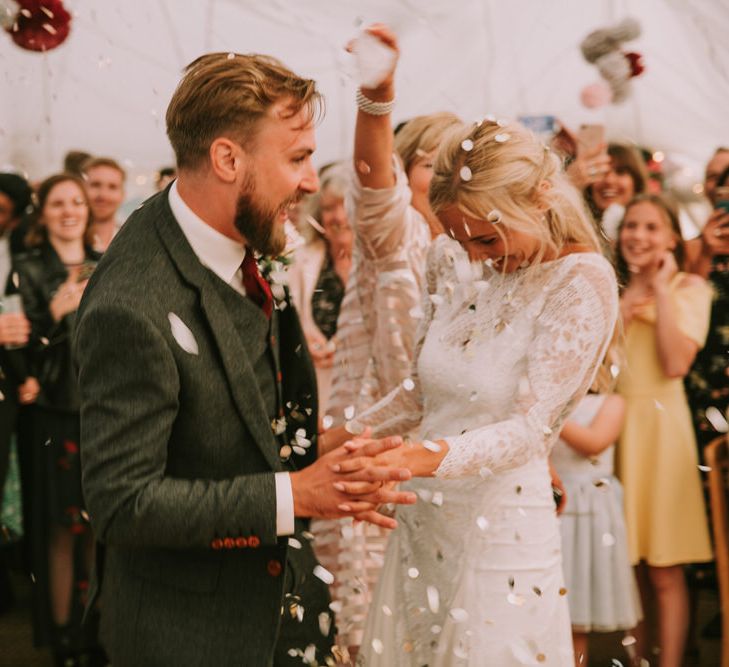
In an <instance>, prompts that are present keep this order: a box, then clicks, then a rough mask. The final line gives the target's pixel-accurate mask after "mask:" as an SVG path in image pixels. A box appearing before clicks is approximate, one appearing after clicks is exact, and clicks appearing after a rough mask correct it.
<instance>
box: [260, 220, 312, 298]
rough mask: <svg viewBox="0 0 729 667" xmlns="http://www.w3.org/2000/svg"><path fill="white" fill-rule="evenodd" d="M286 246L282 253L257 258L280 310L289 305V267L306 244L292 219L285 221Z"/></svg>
mask: <svg viewBox="0 0 729 667" xmlns="http://www.w3.org/2000/svg"><path fill="white" fill-rule="evenodd" d="M284 230H285V232H286V247H285V248H284V250H283V252H282V253H281V254H280V255H276V256H275V257H272V256H271V255H260V256H258V258H257V262H258V270H259V271H260V272H261V275H262V276H263V278H264V279H265V280H266V282H268V284H269V285H270V286H271V294H273V301H274V304H275V306H276V308H277V309H278V310H283V309H284V308H286V306H288V296H289V295H288V284H289V277H288V269H289V266H291V264H292V263H293V261H294V253H295V252H296V250H297V249H298V248H300V247H301V246H302V245H304V243H305V241H304V238H303V237H302V236H301V234H299V232H298V231H297V230H296V227H294V225H293V223H292V222H291V221H290V220H287V221H286V222H285V223H284Z"/></svg>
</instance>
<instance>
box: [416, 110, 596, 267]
mask: <svg viewBox="0 0 729 667" xmlns="http://www.w3.org/2000/svg"><path fill="white" fill-rule="evenodd" d="M430 205H431V207H432V209H433V212H434V213H435V214H436V215H438V213H440V212H442V211H443V210H444V209H447V208H449V207H451V206H456V207H458V209H459V210H460V211H462V212H463V213H464V214H465V215H468V216H471V217H473V218H476V219H479V220H486V219H487V218H488V215H489V213H490V212H492V211H493V210H498V211H499V212H500V213H501V222H500V223H499V224H496V225H495V227H496V229H497V230H499V231H501V229H504V228H510V229H515V230H517V231H520V232H524V233H527V234H529V235H531V236H533V237H536V238H537V239H539V241H540V242H541V244H540V253H539V256H538V257H537V258H536V259H540V258H541V257H543V256H544V254H545V253H547V252H548V251H552V252H554V253H559V251H560V250H561V249H562V248H563V247H564V246H565V245H568V244H577V245H580V246H586V247H587V248H588V249H590V250H594V251H596V252H600V242H599V240H598V237H597V234H596V233H595V227H594V225H593V223H592V222H591V219H590V216H589V213H588V211H587V209H586V207H585V204H584V201H583V199H582V195H581V194H580V192H579V191H578V190H577V189H576V188H575V187H574V186H572V184H571V183H570V182H569V181H568V180H567V177H566V176H565V174H564V172H563V170H562V163H561V161H560V160H559V158H558V157H557V156H556V155H555V154H554V153H553V152H552V151H551V150H550V149H549V148H548V147H546V146H545V145H544V144H542V143H541V142H540V141H538V140H537V139H536V138H535V136H534V135H533V134H532V133H531V132H530V131H529V130H527V129H526V128H525V127H523V126H522V125H520V124H519V123H515V122H509V123H505V122H502V121H499V122H496V121H493V120H484V121H479V122H478V123H475V124H473V123H472V124H468V125H467V124H460V125H459V126H458V127H456V128H454V129H453V130H451V131H450V132H448V134H447V135H446V137H445V138H444V140H443V142H442V146H441V148H440V150H439V152H438V155H437V156H436V159H435V165H434V168H433V180H432V181H431V183H430ZM502 237H503V234H502Z"/></svg>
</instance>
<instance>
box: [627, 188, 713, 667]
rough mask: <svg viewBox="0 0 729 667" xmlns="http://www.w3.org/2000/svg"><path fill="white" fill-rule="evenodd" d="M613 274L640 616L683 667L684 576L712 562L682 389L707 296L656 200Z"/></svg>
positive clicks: (630, 229) (674, 222) (641, 206)
mask: <svg viewBox="0 0 729 667" xmlns="http://www.w3.org/2000/svg"><path fill="white" fill-rule="evenodd" d="M617 265H618V271H619V273H620V276H621V278H622V280H623V282H624V284H625V288H624V290H623V293H622V296H621V311H622V315H623V322H624V325H625V327H626V358H627V365H626V369H625V371H624V372H623V373H622V374H621V375H620V378H619V382H618V392H619V393H620V394H621V395H622V396H623V397H624V398H625V401H626V406H627V408H626V420H625V427H624V429H623V433H622V435H621V438H620V441H619V445H618V452H619V467H618V470H619V477H620V479H621V481H622V483H623V485H624V488H625V511H626V525H627V530H628V546H629V550H630V559H631V562H632V563H633V564H634V565H635V566H637V576H638V585H639V588H640V592H641V597H642V602H643V608H644V609H647V608H648V607H649V606H650V604H651V598H653V599H654V600H655V603H656V604H657V608H658V645H659V649H660V662H659V664H660V666H661V667H679V666H680V665H681V664H682V660H683V652H684V645H685V641H686V633H687V628H688V615H689V614H688V610H689V603H688V591H687V586H686V581H685V577H684V570H683V566H684V564H686V563H695V562H705V561H709V560H711V545H710V542H709V531H708V525H707V521H706V512H705V506H704V497H703V495H702V492H701V479H700V477H699V471H698V468H697V463H698V457H697V454H696V440H695V437H694V433H693V428H692V424H691V414H690V412H689V408H688V404H687V402H686V395H685V393H684V389H683V382H682V380H683V377H684V376H685V375H686V374H687V373H688V371H689V368H690V367H691V364H692V363H693V361H694V358H695V357H696V353H697V352H698V350H699V348H700V347H701V346H702V345H703V344H704V340H705V338H706V333H707V328H708V325H709V311H710V308H711V290H710V288H709V287H708V285H707V284H706V282H705V281H704V280H703V279H702V278H700V277H699V276H696V275H693V274H687V273H683V272H682V268H683V265H684V248H683V241H682V239H681V230H680V227H679V223H678V218H677V216H676V214H675V212H674V210H673V208H672V207H671V206H670V205H669V204H668V203H667V202H666V200H664V199H662V198H661V197H659V196H657V195H642V196H640V197H637V198H635V199H633V200H632V201H631V202H630V203H629V204H628V206H627V208H626V212H625V217H624V219H623V221H622V223H621V225H620V228H619V237H618V252H617ZM644 626H645V623H641V624H640V625H639V626H638V628H637V629H636V632H635V635H636V638H637V640H638V643H637V646H636V648H637V651H638V655H639V657H645V658H647V657H648V645H647V630H646V628H645V627H644Z"/></svg>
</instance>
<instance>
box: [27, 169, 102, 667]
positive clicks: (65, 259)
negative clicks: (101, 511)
mask: <svg viewBox="0 0 729 667" xmlns="http://www.w3.org/2000/svg"><path fill="white" fill-rule="evenodd" d="M36 211H37V212H36V216H35V218H34V221H33V225H32V227H31V229H30V232H29V235H28V245H29V246H30V247H31V248H32V249H33V250H31V251H30V252H29V253H28V254H27V255H25V256H22V257H19V258H17V260H16V261H15V263H14V267H13V268H14V271H15V272H16V274H17V277H18V280H17V285H15V287H16V288H17V290H18V291H19V293H20V295H21V296H22V299H23V306H24V309H25V312H26V314H27V316H28V319H29V320H30V323H31V342H30V346H29V359H30V364H31V366H32V367H33V368H34V369H35V371H36V372H37V376H38V380H39V382H40V394H39V395H38V400H37V413H36V419H37V423H36V433H37V436H36V442H35V447H34V454H35V461H34V470H35V473H36V479H35V484H34V490H35V495H34V507H33V508H32V511H33V514H34V518H33V530H34V534H33V536H32V538H31V539H32V549H33V558H34V566H33V572H34V576H35V585H34V597H35V599H34V611H35V623H36V634H35V639H36V643H37V644H41V645H42V644H48V643H50V644H51V646H52V649H53V653H54V656H55V660H56V664H57V665H76V664H81V661H82V660H87V661H88V660H91V664H94V661H95V660H100V659H101V657H100V655H98V654H97V653H96V652H97V648H96V637H95V631H94V628H93V624H92V626H91V627H86V628H82V626H81V616H82V614H83V608H84V602H85V593H86V588H87V582H88V574H89V567H90V561H91V554H92V545H93V536H92V534H91V528H90V525H89V517H88V515H87V514H86V511H85V509H84V507H85V505H84V500H83V495H82V492H81V467H80V461H79V394H78V381H77V376H76V369H75V367H74V360H73V358H72V354H71V343H72V339H73V332H74V322H75V313H76V310H77V308H78V306H79V302H80V300H81V295H82V294H83V291H84V288H85V287H86V283H87V281H88V278H89V276H90V274H91V271H93V269H94V267H95V265H96V262H97V260H98V258H99V255H98V254H97V253H96V252H94V251H93V250H91V247H90V243H91V238H90V228H89V226H88V222H89V200H88V197H87V195H86V190H85V188H84V182H83V180H82V179H81V178H79V177H77V176H74V175H71V174H58V175H55V176H51V177H50V178H47V179H46V180H45V181H43V183H41V185H40V186H39V188H38V204H37V209H36ZM84 664H87V663H84Z"/></svg>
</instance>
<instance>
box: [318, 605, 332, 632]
mask: <svg viewBox="0 0 729 667" xmlns="http://www.w3.org/2000/svg"><path fill="white" fill-rule="evenodd" d="M331 627H332V617H331V616H330V615H329V614H328V613H327V612H325V611H323V612H321V614H319V632H321V633H322V635H324V636H325V637H328V636H329V630H330V629H331Z"/></svg>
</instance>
